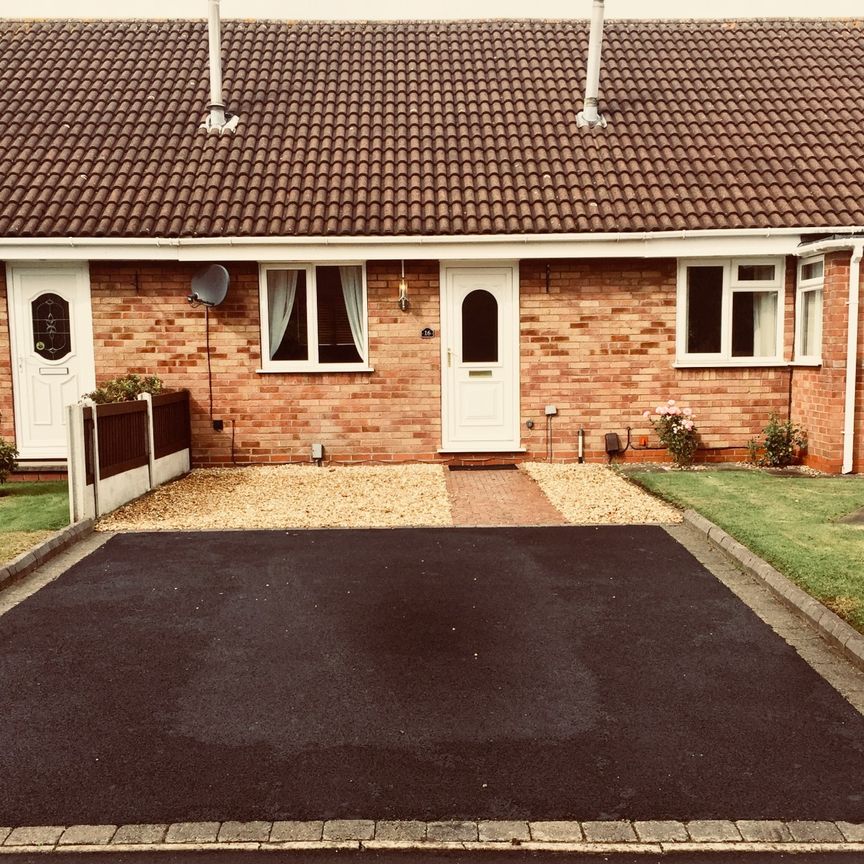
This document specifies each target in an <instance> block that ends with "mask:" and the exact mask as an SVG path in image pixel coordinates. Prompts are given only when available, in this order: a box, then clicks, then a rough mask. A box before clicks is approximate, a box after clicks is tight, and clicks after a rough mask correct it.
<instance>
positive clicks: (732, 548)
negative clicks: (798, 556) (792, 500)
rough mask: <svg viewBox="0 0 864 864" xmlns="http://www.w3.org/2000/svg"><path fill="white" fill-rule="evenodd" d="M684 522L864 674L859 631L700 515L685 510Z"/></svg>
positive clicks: (863, 643) (863, 639) (863, 642)
mask: <svg viewBox="0 0 864 864" xmlns="http://www.w3.org/2000/svg"><path fill="white" fill-rule="evenodd" d="M684 521H685V522H686V523H687V524H688V525H690V526H691V527H692V528H695V529H696V530H697V531H699V532H700V533H701V534H704V535H705V536H706V537H707V538H708V539H709V540H710V541H711V542H712V543H713V544H714V545H715V546H717V547H718V548H719V549H721V550H722V551H723V552H725V553H726V554H727V555H728V556H729V557H730V558H732V559H733V560H734V561H735V562H736V563H737V564H738V565H739V566H740V567H742V568H743V569H744V570H745V571H746V572H748V573H750V574H751V575H753V576H755V577H756V578H757V579H758V580H759V581H760V582H762V583H763V584H764V585H765V586H766V587H767V588H768V589H769V590H770V591H771V592H772V593H773V594H774V595H775V596H776V597H777V598H778V599H779V600H780V601H781V602H782V603H783V604H784V605H785V606H787V607H788V608H790V609H791V610H792V611H793V612H795V613H796V614H798V615H800V616H801V617H802V618H806V619H807V621H808V622H810V623H811V624H812V625H813V626H814V627H815V628H816V630H818V632H819V633H820V634H821V635H822V637H823V638H824V639H826V640H827V641H828V642H829V643H830V644H831V645H833V646H834V647H835V648H836V649H837V650H839V651H840V652H841V653H842V654H843V655H844V656H845V657H846V659H848V660H849V661H850V662H851V663H852V664H853V665H855V666H857V667H858V668H859V669H861V670H862V671H864V636H862V635H861V634H860V633H859V632H858V631H857V630H855V629H853V628H852V627H850V626H849V625H848V624H847V623H846V622H845V621H844V620H843V619H842V618H840V617H839V616H838V615H835V614H834V613H833V612H832V611H831V610H830V609H828V608H827V607H826V606H824V605H823V604H822V603H820V602H819V601H818V600H816V599H815V598H814V597H811V596H810V595H809V594H807V593H806V592H805V591H803V590H802V589H801V588H799V587H798V586H797V585H796V584H795V583H794V582H792V581H790V580H789V579H787V578H786V577H785V576H784V575H783V574H782V573H781V572H780V571H779V570H776V569H775V568H774V567H772V566H771V565H770V564H769V563H768V562H767V561H764V560H763V559H762V558H760V557H759V556H758V555H755V554H754V553H753V552H751V551H750V550H749V549H748V548H747V547H746V546H742V545H741V543H739V542H738V541H737V540H735V539H734V538H732V537H731V536H730V535H729V534H727V533H726V532H725V531H724V530H723V529H722V528H721V527H720V526H719V525H715V524H714V523H713V522H711V521H710V520H709V519H706V518H705V517H704V516H702V515H701V514H700V513H697V512H696V511H695V510H685V511H684Z"/></svg>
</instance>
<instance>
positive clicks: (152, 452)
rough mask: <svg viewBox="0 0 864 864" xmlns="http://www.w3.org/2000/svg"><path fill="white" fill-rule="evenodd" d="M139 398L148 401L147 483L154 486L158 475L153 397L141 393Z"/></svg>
mask: <svg viewBox="0 0 864 864" xmlns="http://www.w3.org/2000/svg"><path fill="white" fill-rule="evenodd" d="M138 398H139V399H140V400H141V401H142V402H146V403H147V477H148V478H149V479H148V483H147V485H148V486H149V487H150V489H152V488H153V478H154V477H155V476H156V464H155V463H156V445H155V443H154V439H153V397H152V396H151V395H150V394H149V393H139V394H138Z"/></svg>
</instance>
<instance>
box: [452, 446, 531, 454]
mask: <svg viewBox="0 0 864 864" xmlns="http://www.w3.org/2000/svg"><path fill="white" fill-rule="evenodd" d="M436 452H437V453H440V454H441V455H442V456H447V455H453V456H464V455H465V454H467V453H471V454H472V455H474V456H486V455H487V454H489V453H492V454H495V455H498V454H499V453H527V452H528V451H527V450H526V449H525V448H524V447H499V448H496V449H490V448H488V447H487V448H485V449H483V448H480V447H439V448H438V450H437V451H436Z"/></svg>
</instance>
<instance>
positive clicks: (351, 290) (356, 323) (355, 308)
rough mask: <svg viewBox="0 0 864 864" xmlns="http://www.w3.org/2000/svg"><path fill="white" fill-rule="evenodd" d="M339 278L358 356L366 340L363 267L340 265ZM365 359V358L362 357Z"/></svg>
mask: <svg viewBox="0 0 864 864" xmlns="http://www.w3.org/2000/svg"><path fill="white" fill-rule="evenodd" d="M339 279H340V280H341V282H342V296H343V297H344V298H345V310H346V311H347V313H348V323H349V324H350V325H351V338H352V339H353V340H354V347H355V348H356V349H357V353H358V354H359V355H360V357H361V358H362V357H363V346H364V344H365V342H366V321H365V320H364V318H363V269H362V268H361V267H340V268H339ZM364 359H365V358H364Z"/></svg>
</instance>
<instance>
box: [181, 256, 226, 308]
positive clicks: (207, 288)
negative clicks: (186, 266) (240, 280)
mask: <svg viewBox="0 0 864 864" xmlns="http://www.w3.org/2000/svg"><path fill="white" fill-rule="evenodd" d="M230 281H231V280H230V277H229V276H228V271H227V270H226V269H225V268H224V267H223V266H222V265H221V264H211V265H210V266H209V267H208V268H207V269H206V270H202V271H201V272H200V273H197V274H196V275H195V276H194V277H193V278H192V293H191V294H190V295H189V297H188V298H187V299H188V300H189V302H190V303H203V304H204V305H205V306H218V305H219V304H220V303H221V302H222V301H223V300H224V299H225V295H226V294H227V293H228V284H229V282H230Z"/></svg>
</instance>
